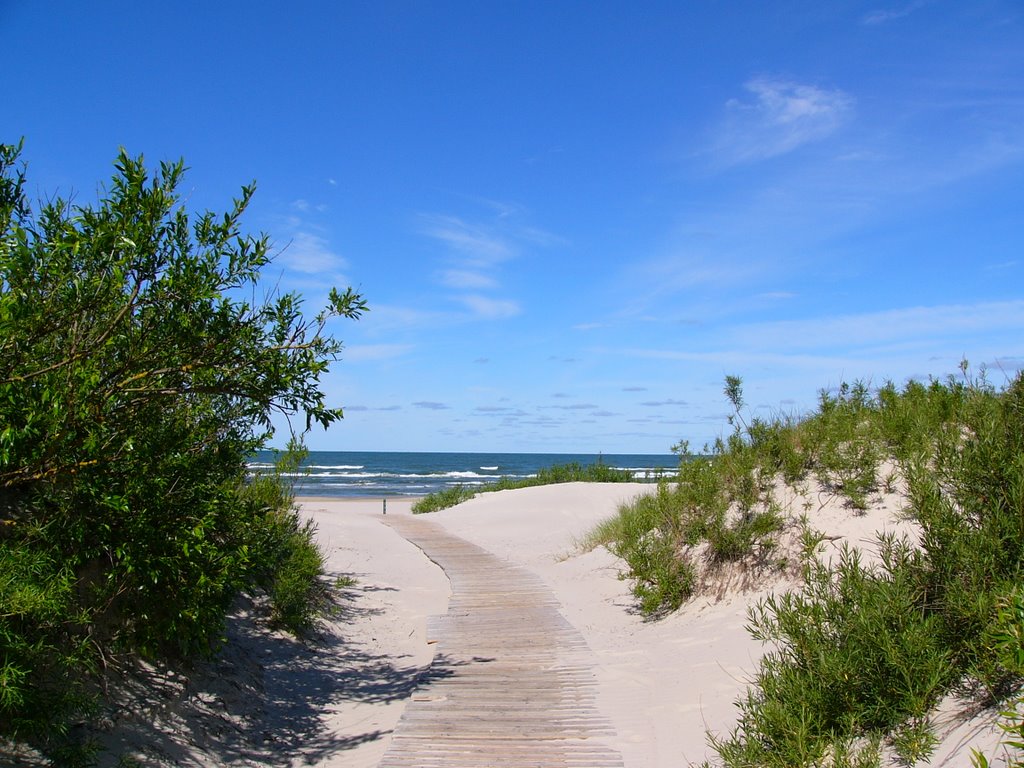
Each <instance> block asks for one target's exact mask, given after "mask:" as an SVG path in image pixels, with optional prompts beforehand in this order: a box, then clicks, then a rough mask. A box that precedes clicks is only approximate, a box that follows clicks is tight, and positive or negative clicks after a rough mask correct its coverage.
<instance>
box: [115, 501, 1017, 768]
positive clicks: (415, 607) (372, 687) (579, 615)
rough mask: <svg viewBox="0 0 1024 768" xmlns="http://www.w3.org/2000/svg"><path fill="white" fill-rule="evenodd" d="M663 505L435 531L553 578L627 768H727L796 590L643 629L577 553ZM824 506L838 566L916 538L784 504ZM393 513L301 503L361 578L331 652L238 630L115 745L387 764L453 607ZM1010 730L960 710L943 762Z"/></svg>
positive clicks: (452, 515)
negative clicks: (733, 733)
mask: <svg viewBox="0 0 1024 768" xmlns="http://www.w3.org/2000/svg"><path fill="white" fill-rule="evenodd" d="M650 490H651V486H649V485H644V484H601V485H598V484H587V483H572V484H566V485H557V486H541V487H535V488H528V489H522V490H517V491H504V492H500V493H490V494H484V495H481V496H479V497H477V498H476V499H473V500H472V501H470V502H467V503H465V504H462V505H460V506H458V507H455V508H452V509H449V510H444V511H442V512H437V513H434V514H432V515H429V516H427V518H425V519H428V520H430V521H431V522H432V523H435V524H437V525H440V526H443V527H444V529H446V530H447V531H448V532H450V533H453V534H455V535H457V536H459V537H462V538H464V539H466V540H468V541H471V542H473V543H474V544H476V545H478V546H480V547H483V548H484V549H486V550H488V551H489V552H491V553H493V554H494V555H496V556H497V557H499V558H501V559H504V560H507V561H509V562H511V563H514V564H516V565H519V566H521V567H522V568H525V569H527V570H528V571H531V572H532V573H534V574H536V575H537V576H539V577H540V578H541V579H542V580H543V582H544V583H545V584H546V585H547V586H548V587H549V588H550V590H551V591H552V593H553V594H554V595H555V596H556V598H557V600H558V602H559V603H560V605H561V611H562V613H563V615H564V616H565V618H566V619H567V620H568V621H569V622H570V623H571V624H572V625H573V626H574V627H575V628H576V629H577V630H578V631H579V632H580V633H581V634H582V636H583V637H584V639H585V641H586V644H587V645H588V646H589V648H590V650H591V651H592V652H593V658H594V672H595V675H596V678H597V681H598V685H597V694H596V699H597V702H596V703H597V706H598V708H599V709H600V712H601V714H602V715H603V716H604V717H605V718H606V719H607V720H608V721H609V722H610V723H611V724H612V725H613V726H614V730H615V735H614V738H613V739H612V740H611V741H612V742H613V743H612V746H613V747H614V748H615V749H616V750H617V751H618V752H619V753H620V754H621V755H622V758H623V763H624V765H625V766H627V768H676V767H677V766H681V765H687V764H695V763H696V764H699V763H700V762H701V761H702V760H704V759H705V758H710V757H712V752H711V750H710V749H709V747H708V746H707V739H706V733H707V731H709V730H710V731H711V732H714V733H725V732H728V731H729V730H730V729H731V728H733V727H734V725H735V718H736V710H735V708H734V701H735V700H736V699H737V698H738V697H739V696H740V695H741V694H742V693H743V692H744V690H745V688H746V684H747V681H748V680H749V679H750V676H751V674H752V672H753V671H754V670H755V669H756V665H757V662H758V659H759V658H760V656H761V654H762V653H763V648H762V647H761V645H760V644H759V643H758V642H755V641H754V640H752V639H751V638H750V636H749V635H748V633H747V632H746V631H745V629H744V625H745V623H746V615H747V609H748V607H749V606H750V605H751V604H752V603H753V602H754V601H756V600H757V599H759V598H760V597H762V596H763V595H764V594H765V593H766V592H767V591H768V590H772V589H774V590H780V589H787V588H791V587H793V586H794V585H795V582H794V581H793V579H792V577H791V576H786V575H784V574H783V575H777V576H776V577H774V578H772V579H770V580H769V581H768V582H767V583H761V584H760V585H758V586H755V587H754V588H752V589H751V588H749V587H750V585H746V586H747V587H748V588H747V589H744V588H743V584H742V582H743V579H739V578H732V577H726V578H724V579H722V580H721V581H720V582H719V583H716V584H709V585H708V589H707V590H706V592H705V593H704V594H702V595H701V596H699V597H698V598H697V599H695V600H694V601H692V602H691V603H689V604H687V605H685V606H684V607H683V608H682V609H681V610H679V611H677V612H675V613H673V614H671V615H669V616H667V617H665V618H662V619H660V620H657V621H647V620H644V618H643V617H642V616H640V615H639V613H638V612H637V611H636V610H635V609H634V605H633V600H632V597H631V595H630V593H629V585H628V583H627V582H626V581H623V580H622V579H620V578H619V574H620V572H621V569H620V563H619V562H618V561H617V559H616V558H615V557H614V556H612V555H611V554H610V553H609V552H608V551H606V550H605V549H603V548H598V549H596V550H594V551H590V552H582V551H581V549H580V547H579V546H578V542H579V541H580V540H581V538H582V537H583V536H584V535H585V534H586V533H587V531H589V530H590V529H591V528H592V527H593V526H594V525H595V524H596V523H598V522H599V521H601V520H602V519H605V518H607V517H609V516H610V515H612V514H614V513H615V511H616V509H617V507H618V505H619V504H620V503H621V502H623V501H627V500H629V499H631V498H633V497H635V496H636V495H637V494H641V493H646V492H650ZM809 498H812V499H814V509H812V510H811V511H810V512H809V514H810V515H811V520H812V523H813V524H815V525H816V526H817V527H818V528H820V529H822V530H825V531H826V532H827V533H828V534H829V536H830V540H829V542H828V548H829V550H830V551H832V552H835V551H836V550H837V548H838V547H839V546H840V545H841V544H842V543H843V542H849V543H851V544H853V545H857V546H860V547H862V548H864V549H865V550H866V551H867V552H870V551H871V549H872V543H873V541H874V534H875V532H877V531H882V530H903V531H905V532H908V533H910V534H913V529H912V526H911V525H910V524H909V523H907V522H905V521H902V520H901V519H900V515H899V514H898V512H899V509H900V497H899V496H898V495H897V494H893V495H891V496H887V497H882V498H878V499H876V500H875V502H876V503H874V504H873V505H872V506H871V508H870V509H869V510H868V511H867V512H866V513H864V514H860V513H853V512H851V511H850V510H848V509H846V508H844V507H842V505H840V504H839V503H838V501H836V500H834V499H833V500H829V499H824V500H820V499H821V497H819V496H817V495H815V494H810V495H808V496H794V495H793V494H791V493H790V494H789V497H788V498H787V499H785V507H786V508H787V509H788V510H789V512H790V514H792V515H793V517H794V518H795V517H796V516H798V515H799V514H801V513H803V512H805V511H807V509H806V503H807V500H808V499H809ZM822 501H823V502H824V503H822ZM382 506H383V505H382V503H381V500H374V501H365V502H363V501H337V500H329V499H305V500H302V504H301V509H302V512H303V514H305V515H308V516H309V517H310V518H312V519H313V520H314V521H315V522H316V524H317V529H318V539H319V541H320V543H321V545H322V547H323V549H324V552H325V553H326V555H327V567H328V571H329V574H330V575H331V577H332V578H335V577H340V578H350V579H354V584H352V586H349V587H346V588H345V589H343V590H342V592H341V595H342V599H341V604H340V605H339V614H338V616H337V617H336V619H335V620H334V621H332V622H330V623H328V624H327V625H326V626H325V627H324V628H323V631H322V633H321V635H320V637H319V638H318V639H317V640H316V641H315V642H313V643H309V644H302V643H297V642H295V641H294V640H291V639H289V638H287V637H286V636H283V635H280V634H278V633H271V632H268V631H267V630H265V629H260V628H259V627H258V626H256V624H255V623H253V622H251V621H246V620H240V619H238V618H236V620H235V621H233V623H232V628H231V634H230V643H229V646H228V648H227V649H226V652H225V653H224V654H223V655H222V656H221V657H220V658H219V659H218V660H216V661H214V662H211V663H210V664H208V665H204V666H201V667H200V668H199V669H197V670H195V672H194V673H193V674H192V675H190V676H189V678H188V679H187V680H183V681H180V682H179V683H178V685H177V687H176V688H174V691H173V692H172V693H171V694H168V697H167V698H168V699H169V700H172V703H170V704H168V703H166V702H165V703H164V704H162V705H161V707H156V708H152V709H151V712H150V716H149V717H148V718H144V719H145V724H144V725H137V727H136V728H135V730H134V732H133V731H132V729H131V728H130V727H128V726H129V725H130V724H131V722H132V719H133V718H132V717H129V716H127V715H124V714H123V713H122V716H121V719H120V721H119V722H118V724H117V727H115V728H113V730H112V733H111V734H110V735H109V737H110V738H109V739H108V743H111V744H112V745H114V746H117V745H120V748H121V749H125V748H133V747H134V748H140V749H143V750H144V753H145V754H146V755H147V756H148V758H150V759H151V760H152V762H149V763H146V764H153V765H180V766H213V765H279V766H300V765H317V766H345V767H346V768H371V767H372V766H376V765H377V764H378V762H379V761H380V759H381V757H382V756H383V755H384V753H385V751H386V750H387V748H388V745H389V743H390V739H391V734H392V732H393V730H394V729H395V726H396V724H397V723H398V721H399V718H400V717H401V716H402V713H403V710H404V708H405V706H406V704H407V702H408V701H409V700H410V698H411V697H412V696H413V695H414V694H415V691H416V690H417V687H418V686H419V685H420V676H421V674H422V673H423V672H424V670H425V669H426V668H427V667H428V665H429V664H430V662H431V659H432V658H433V648H432V646H431V644H430V643H429V642H428V640H429V638H428V637H427V635H426V625H427V618H428V616H431V615H437V614H443V613H444V612H445V610H446V607H447V602H448V597H449V594H450V593H449V583H448V580H447V578H446V577H445V575H444V573H443V572H442V571H441V569H440V568H438V566H436V565H435V564H434V563H432V562H431V561H430V560H429V559H428V558H427V557H425V556H424V555H423V553H422V552H421V551H420V550H418V549H417V548H416V547H414V546H413V545H412V544H410V543H409V542H408V541H406V540H405V539H403V538H402V537H401V536H399V535H398V534H397V533H396V532H395V531H394V530H392V528H390V527H389V526H388V525H387V522H388V518H387V517H385V516H384V515H382ZM410 507H411V502H410V501H408V500H405V501H401V500H395V499H389V500H388V503H387V516H388V517H391V518H392V519H394V516H399V515H410V514H411V511H410ZM822 556H823V557H828V556H829V552H828V551H826V552H824V553H823V555H822ZM253 611H256V612H258V606H256V607H254V608H253ZM244 618H245V617H244V615H243V616H242V619H244ZM137 709H138V708H137ZM154 720H155V721H156V722H157V726H156V727H155V731H156V732H158V734H159V739H156V740H155V741H154V737H153V733H154V727H153V726H152V723H153V722H154ZM993 720H994V714H993V713H992V712H991V711H986V712H981V713H980V714H973V715H972V705H971V703H970V702H967V701H958V700H956V699H952V698H951V699H949V700H948V701H946V702H944V704H943V706H942V707H941V708H940V711H939V712H937V713H936V717H935V718H934V722H935V726H936V731H937V734H938V735H939V737H940V738H941V743H940V746H939V749H938V750H937V751H936V753H935V754H934V756H933V758H932V761H931V763H930V764H931V765H932V766H966V765H970V749H971V747H978V748H981V749H983V750H984V751H985V753H986V754H987V755H989V756H990V758H991V757H993V756H995V755H996V752H997V750H996V746H997V744H998V736H999V734H998V732H997V731H996V730H995V729H994V728H993V726H992V723H993ZM115 735H116V736H117V738H114V736H115ZM143 745H145V746H143ZM893 764H895V763H893ZM994 764H995V765H1005V762H1004V761H1000V760H998V759H997V760H996V761H995V763H994Z"/></svg>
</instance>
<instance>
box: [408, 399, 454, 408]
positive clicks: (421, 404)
mask: <svg viewBox="0 0 1024 768" xmlns="http://www.w3.org/2000/svg"><path fill="white" fill-rule="evenodd" d="M413 405H414V406H416V407H417V408H423V409H425V410H428V411H447V410H449V409H450V408H451V406H450V405H445V404H444V403H438V402H435V401H433V400H420V401H418V402H415V403H413Z"/></svg>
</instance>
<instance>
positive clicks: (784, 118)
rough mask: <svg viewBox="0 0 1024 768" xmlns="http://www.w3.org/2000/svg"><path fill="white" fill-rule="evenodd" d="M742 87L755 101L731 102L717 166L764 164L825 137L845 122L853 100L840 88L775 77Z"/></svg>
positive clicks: (716, 150) (717, 142) (721, 133)
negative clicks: (829, 87) (827, 87)
mask: <svg viewBox="0 0 1024 768" xmlns="http://www.w3.org/2000/svg"><path fill="white" fill-rule="evenodd" d="M744 88H746V90H747V91H748V92H749V93H750V94H752V96H753V100H746V101H743V100H739V99H730V100H729V101H728V102H727V103H726V112H727V114H726V118H725V121H724V123H723V124H722V125H721V126H720V128H719V131H718V136H717V138H716V140H715V141H714V147H713V149H714V153H715V155H716V158H717V160H718V161H719V162H722V163H724V164H726V165H733V164H739V163H746V162H754V161H758V160H766V159H768V158H771V157H776V156H778V155H784V154H786V153H789V152H792V151H793V150H795V149H797V148H799V147H801V146H803V145H805V144H808V143H811V142H814V141H819V140H821V139H824V138H825V137H827V136H829V135H831V134H832V133H834V132H835V131H836V130H837V129H838V128H839V127H840V126H841V125H842V124H843V122H844V121H845V120H846V119H847V117H848V115H849V113H850V112H851V110H852V108H853V99H852V97H850V96H849V95H848V94H846V93H844V92H843V91H841V90H838V89H826V88H820V87H818V86H815V85H805V84H801V83H796V82H792V81H789V80H783V79H779V78H771V77H757V78H754V79H753V80H750V81H748V82H747V83H746V84H745V85H744Z"/></svg>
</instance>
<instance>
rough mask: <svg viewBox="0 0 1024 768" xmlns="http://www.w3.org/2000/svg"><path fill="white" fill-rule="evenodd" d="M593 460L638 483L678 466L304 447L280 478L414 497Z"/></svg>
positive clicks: (312, 490)
mask: <svg viewBox="0 0 1024 768" xmlns="http://www.w3.org/2000/svg"><path fill="white" fill-rule="evenodd" d="M274 458H275V454H274V452H273V451H260V452H258V453H257V454H255V455H254V456H253V458H252V460H251V461H250V463H249V471H250V472H253V473H258V472H268V471H271V470H273V468H274ZM598 462H601V463H603V464H606V465H607V466H610V467H614V468H616V469H628V470H630V471H631V472H633V473H634V475H635V477H636V480H637V481H638V482H643V481H651V482H654V481H656V480H657V479H658V478H659V477H661V476H663V475H665V474H671V473H673V472H674V471H675V469H676V468H677V467H678V466H679V458H678V457H677V456H674V455H672V454H666V455H650V454H582V453H579V454H577V453H397V452H368V451H310V452H309V456H307V457H306V460H305V461H304V462H303V464H302V467H301V468H300V470H299V471H298V472H294V473H285V476H286V477H287V478H288V479H289V480H290V481H291V482H293V483H294V491H295V494H296V495H297V496H326V497H335V498H353V499H367V498H389V497H396V496H397V497H420V496H426V495H428V494H430V493H434V492H435V491H441V490H444V489H445V488H449V487H451V486H455V485H463V486H468V487H472V486H480V485H485V484H486V483H491V482H494V481H496V480H498V479H500V478H502V477H507V478H510V479H521V478H528V477H531V476H534V475H536V474H537V472H538V471H539V470H541V469H544V468H547V467H552V466H556V465H562V464H570V463H577V464H581V465H584V466H586V465H589V464H596V463H598Z"/></svg>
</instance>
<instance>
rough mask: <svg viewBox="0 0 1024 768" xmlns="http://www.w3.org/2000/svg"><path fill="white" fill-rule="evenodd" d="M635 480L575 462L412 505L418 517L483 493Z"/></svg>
mask: <svg viewBox="0 0 1024 768" xmlns="http://www.w3.org/2000/svg"><path fill="white" fill-rule="evenodd" d="M635 480H636V478H635V476H634V475H633V473H632V472H630V471H629V470H628V469H615V468H614V467H609V466H608V465H607V464H602V463H600V462H598V463H596V464H587V465H585V466H584V465H583V464H580V463H578V462H575V461H574V462H569V463H568V464H556V465H554V466H551V467H544V468H542V469H541V470H540V471H538V472H537V474H536V475H535V476H533V477H524V478H519V479H515V480H513V479H512V478H509V477H502V478H499V479H498V480H495V481H494V482H493V483H485V484H484V485H478V486H472V487H471V486H465V485H453V486H452V487H450V488H445V489H444V490H443V491H437V492H435V493H431V494H428V495H427V496H424V497H423V498H422V499H420V500H419V501H417V502H416V503H414V504H413V505H412V511H413V512H414V513H417V514H420V513H423V512H437V511H438V510H441V509H447V508H448V507H454V506H455V505H456V504H461V503H462V502H464V501H469V500H470V499H472V498H474V497H475V496H476V495H477V494H479V493H493V492H494V491H511V490H515V489H517V488H532V487H534V486H537V485H554V484H556V483H631V482H634V481H635Z"/></svg>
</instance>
